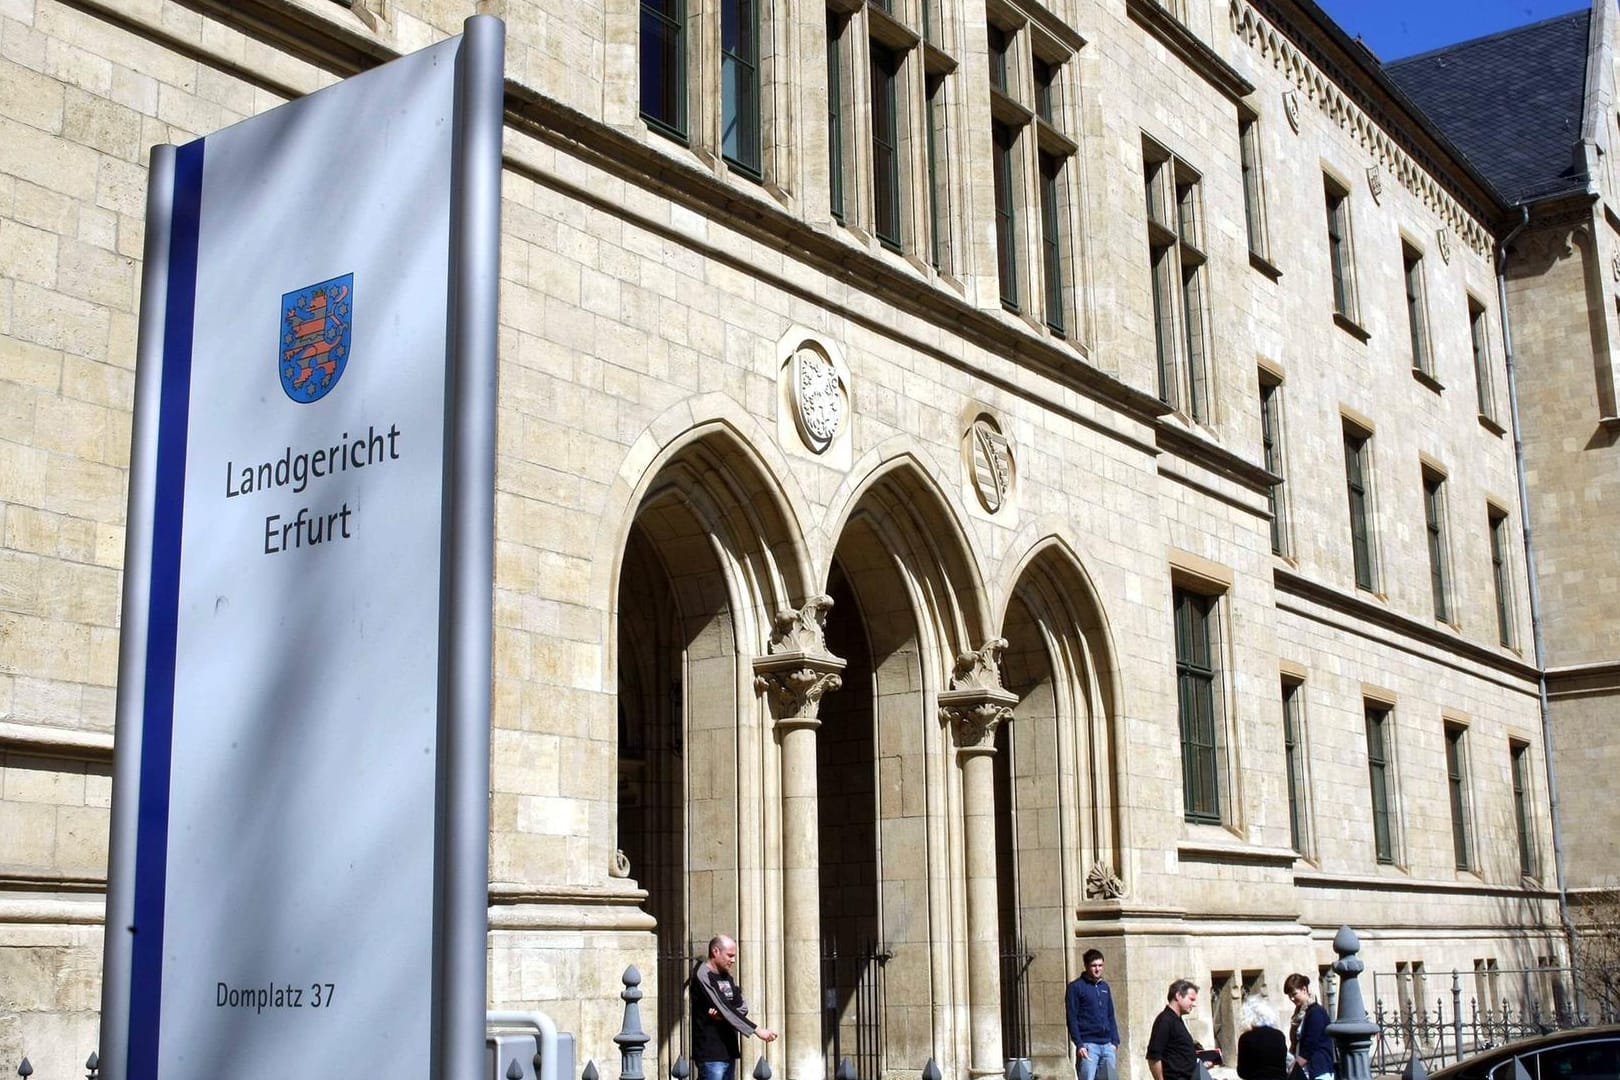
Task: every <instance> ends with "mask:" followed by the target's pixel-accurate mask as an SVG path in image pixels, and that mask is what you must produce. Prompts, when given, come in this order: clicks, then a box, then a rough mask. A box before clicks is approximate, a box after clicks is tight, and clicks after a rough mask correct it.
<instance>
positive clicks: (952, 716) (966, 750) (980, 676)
mask: <svg viewBox="0 0 1620 1080" xmlns="http://www.w3.org/2000/svg"><path fill="white" fill-rule="evenodd" d="M1006 648H1007V640H1006V639H1005V638H991V639H990V640H989V641H987V642H985V643H984V644H983V645H982V646H980V647H979V648H978V649H975V650H973V651H972V652H965V653H962V654H961V655H960V656H958V657H957V658H956V671H955V672H954V673H953V674H952V675H951V688H950V689H949V690H947V691H945V692H944V693H942V694H940V695H939V718H940V720H941V721H943V722H944V723H946V724H948V725H950V728H951V733H952V734H953V735H954V736H955V738H956V749H957V751H958V752H959V753H961V754H963V755H964V756H966V755H974V754H993V753H995V749H996V728H998V727H1000V726H1001V725H1002V724H1004V723H1006V722H1007V721H1009V720H1011V719H1012V715H1013V709H1012V707H1013V706H1014V705H1016V704H1018V695H1017V694H1014V693H1011V692H1009V691H1008V690H1006V689H1004V688H1003V687H1002V685H1001V654H1002V652H1003V650H1005V649H1006Z"/></svg>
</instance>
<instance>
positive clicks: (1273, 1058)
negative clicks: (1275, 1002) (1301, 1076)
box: [1237, 995, 1289, 1080]
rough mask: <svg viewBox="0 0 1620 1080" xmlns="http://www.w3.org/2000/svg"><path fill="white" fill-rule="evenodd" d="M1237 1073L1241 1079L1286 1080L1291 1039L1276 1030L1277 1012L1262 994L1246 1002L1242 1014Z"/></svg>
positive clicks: (1248, 998)
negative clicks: (1289, 1040)
mask: <svg viewBox="0 0 1620 1080" xmlns="http://www.w3.org/2000/svg"><path fill="white" fill-rule="evenodd" d="M1238 1015H1239V1019H1240V1020H1241V1021H1242V1023H1243V1034H1242V1035H1239V1036H1238V1043H1237V1074H1238V1076H1239V1077H1241V1078H1242V1080H1286V1077H1287V1076H1288V1064H1289V1062H1288V1040H1287V1039H1286V1038H1284V1037H1283V1033H1282V1032H1281V1031H1280V1030H1278V1028H1277V1010H1276V1009H1275V1008H1273V1007H1272V1005H1271V1002H1269V1001H1267V1000H1266V999H1265V998H1263V997H1260V996H1259V995H1254V996H1251V997H1247V998H1244V999H1243V1008H1242V1009H1241V1010H1240V1012H1239V1014H1238Z"/></svg>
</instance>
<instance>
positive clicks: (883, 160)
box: [868, 41, 904, 251]
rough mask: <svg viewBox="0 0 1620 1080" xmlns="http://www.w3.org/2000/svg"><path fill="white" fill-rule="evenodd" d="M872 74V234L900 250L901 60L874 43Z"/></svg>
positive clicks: (891, 51)
mask: <svg viewBox="0 0 1620 1080" xmlns="http://www.w3.org/2000/svg"><path fill="white" fill-rule="evenodd" d="M868 48H869V53H870V57H871V70H872V231H873V232H874V233H875V234H876V235H877V238H878V242H879V243H881V244H883V245H884V246H885V247H888V248H891V249H893V250H895V251H899V250H900V245H901V243H902V242H903V240H904V237H903V234H902V225H901V222H902V212H901V198H900V109H899V98H898V86H897V83H898V82H899V79H900V71H901V67H902V65H903V61H904V56H903V55H902V54H901V53H900V52H899V51H898V50H895V49H891V48H889V47H888V46H886V45H881V44H879V43H878V42H876V41H873V42H871V44H870V45H869V47H868Z"/></svg>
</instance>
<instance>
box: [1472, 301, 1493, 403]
mask: <svg viewBox="0 0 1620 1080" xmlns="http://www.w3.org/2000/svg"><path fill="white" fill-rule="evenodd" d="M1468 332H1469V336H1470V339H1471V340H1472V342H1473V347H1474V389H1475V391H1476V392H1477V393H1478V394H1479V415H1480V416H1481V417H1483V418H1484V419H1486V420H1489V421H1490V422H1491V423H1493V424H1494V423H1496V387H1495V384H1494V383H1493V382H1492V380H1491V343H1490V337H1489V334H1488V332H1487V329H1486V320H1485V307H1484V305H1482V304H1480V303H1479V301H1477V300H1475V299H1474V298H1473V297H1471V296H1470V297H1469V298H1468Z"/></svg>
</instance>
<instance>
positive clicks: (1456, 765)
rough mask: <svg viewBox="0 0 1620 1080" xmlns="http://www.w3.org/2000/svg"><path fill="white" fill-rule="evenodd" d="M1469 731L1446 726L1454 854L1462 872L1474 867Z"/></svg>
mask: <svg viewBox="0 0 1620 1080" xmlns="http://www.w3.org/2000/svg"><path fill="white" fill-rule="evenodd" d="M1467 740H1468V729H1467V728H1466V727H1464V726H1463V725H1462V724H1447V725H1446V787H1447V789H1448V791H1449V792H1450V794H1451V851H1452V854H1453V855H1454V856H1455V857H1456V863H1457V869H1458V870H1469V869H1472V868H1473V865H1474V845H1473V842H1472V837H1471V835H1470V832H1471V830H1470V829H1469V827H1468V746H1467Z"/></svg>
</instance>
